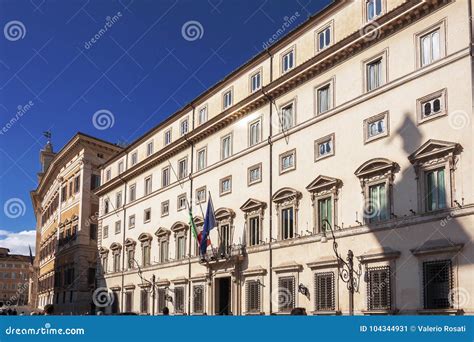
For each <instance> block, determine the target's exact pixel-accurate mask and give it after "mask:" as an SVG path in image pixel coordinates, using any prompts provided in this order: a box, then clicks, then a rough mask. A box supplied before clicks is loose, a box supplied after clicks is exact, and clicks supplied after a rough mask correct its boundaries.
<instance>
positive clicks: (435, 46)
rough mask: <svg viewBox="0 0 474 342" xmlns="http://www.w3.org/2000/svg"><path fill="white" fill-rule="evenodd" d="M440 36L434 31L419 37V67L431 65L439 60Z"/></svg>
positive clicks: (437, 31) (438, 32)
mask: <svg viewBox="0 0 474 342" xmlns="http://www.w3.org/2000/svg"><path fill="white" fill-rule="evenodd" d="M440 37H441V34H440V29H439V28H438V29H436V30H434V31H432V32H430V33H427V34H425V35H423V36H421V37H420V49H421V52H420V57H421V66H422V67H423V66H426V65H428V64H431V63H433V62H435V61H437V60H438V59H440V58H441V41H440V40H441V39H440Z"/></svg>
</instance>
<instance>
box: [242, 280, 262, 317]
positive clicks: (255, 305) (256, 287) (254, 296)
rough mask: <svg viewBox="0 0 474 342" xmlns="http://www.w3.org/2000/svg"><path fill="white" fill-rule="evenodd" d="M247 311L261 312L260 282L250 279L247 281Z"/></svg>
mask: <svg viewBox="0 0 474 342" xmlns="http://www.w3.org/2000/svg"><path fill="white" fill-rule="evenodd" d="M245 297H246V312H248V313H260V312H261V309H260V282H259V281H257V280H248V281H246V282H245Z"/></svg>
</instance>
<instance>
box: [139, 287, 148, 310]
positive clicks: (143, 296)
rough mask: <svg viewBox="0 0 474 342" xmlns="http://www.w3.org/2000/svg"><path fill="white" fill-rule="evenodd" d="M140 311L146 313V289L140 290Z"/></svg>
mask: <svg viewBox="0 0 474 342" xmlns="http://www.w3.org/2000/svg"><path fill="white" fill-rule="evenodd" d="M140 312H141V313H148V292H147V290H141V291H140Z"/></svg>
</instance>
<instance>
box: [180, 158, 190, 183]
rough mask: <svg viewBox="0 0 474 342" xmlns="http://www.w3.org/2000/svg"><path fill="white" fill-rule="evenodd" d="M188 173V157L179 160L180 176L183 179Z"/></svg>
mask: <svg viewBox="0 0 474 342" xmlns="http://www.w3.org/2000/svg"><path fill="white" fill-rule="evenodd" d="M187 175H188V158H184V159H181V160H180V161H178V177H179V179H183V178H185V177H186V176H187Z"/></svg>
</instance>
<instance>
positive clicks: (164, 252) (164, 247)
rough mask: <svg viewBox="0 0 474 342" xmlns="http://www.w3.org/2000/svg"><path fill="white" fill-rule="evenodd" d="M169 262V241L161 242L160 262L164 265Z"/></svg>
mask: <svg viewBox="0 0 474 342" xmlns="http://www.w3.org/2000/svg"><path fill="white" fill-rule="evenodd" d="M167 261H168V241H167V240H162V241H160V262H161V263H164V262H167Z"/></svg>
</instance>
